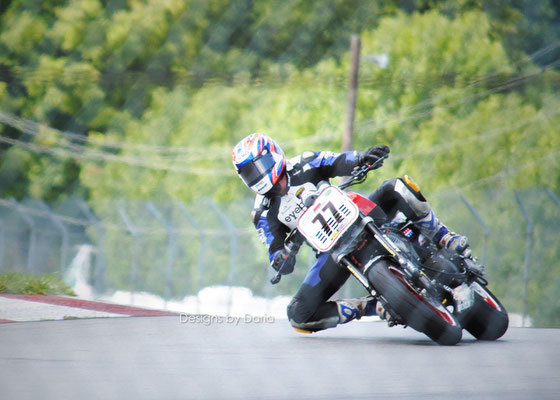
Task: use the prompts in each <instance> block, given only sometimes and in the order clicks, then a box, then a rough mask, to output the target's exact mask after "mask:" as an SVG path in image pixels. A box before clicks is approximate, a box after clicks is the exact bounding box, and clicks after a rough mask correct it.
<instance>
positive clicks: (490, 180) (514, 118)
mask: <svg viewBox="0 0 560 400" xmlns="http://www.w3.org/2000/svg"><path fill="white" fill-rule="evenodd" d="M352 37H355V38H356V39H359V43H360V46H359V48H358V50H359V56H360V57H359V61H358V62H357V63H351V46H350V43H351V38H352ZM355 54H356V53H355ZM352 71H354V72H357V86H356V90H357V91H356V101H355V110H354V113H355V114H354V117H353V121H354V126H353V130H352V147H353V148H354V149H357V150H364V149H367V148H368V147H370V146H372V145H374V144H381V143H384V144H388V145H389V146H391V150H392V152H391V157H390V159H389V160H388V161H387V162H386V163H385V165H384V167H383V168H382V169H380V170H377V171H375V172H374V173H372V174H370V177H369V179H368V181H367V182H366V183H364V184H362V185H361V186H359V187H356V190H357V191H360V192H362V193H369V192H371V191H373V190H375V188H376V187H377V186H378V185H379V184H380V183H381V182H383V181H384V180H385V179H388V178H392V177H394V176H399V175H403V174H405V173H406V174H408V175H410V176H412V177H413V178H414V179H415V180H416V181H417V182H418V183H419V184H420V186H421V187H422V190H423V192H424V194H425V195H426V197H427V198H428V200H429V201H430V202H431V203H432V204H433V206H434V208H435V210H436V212H437V213H438V215H439V216H440V217H441V218H442V219H443V220H444V222H446V223H447V225H448V226H449V227H450V228H451V229H453V230H455V231H457V232H460V233H462V234H466V235H468V236H469V238H470V241H471V243H472V247H473V249H474V253H475V254H476V255H477V256H478V257H479V258H480V259H481V260H482V261H483V262H484V263H485V265H486V270H487V274H488V277H489V280H490V282H491V286H490V287H491V289H492V290H493V291H494V292H495V293H496V294H497V296H498V297H499V298H500V299H502V300H503V302H504V304H505V306H506V308H508V310H509V311H510V312H513V313H517V314H520V315H523V316H525V317H526V319H525V320H524V322H526V323H527V324H532V325H533V326H540V327H553V326H554V327H559V326H560V300H559V299H558V293H559V292H560V262H559V257H560V247H559V245H558V243H559V242H560V201H559V200H558V197H559V196H560V132H559V128H558V127H559V126H560V90H559V89H560V3H558V2H557V1H554V0H542V1H538V2H534V1H530V0H511V1H501V2H496V1H493V0H461V1H456V0H453V1H438V0H403V1H392V0H391V1H389V0H386V1H385V0H382V1H375V2H374V1H369V0H322V1H319V0H305V1H304V0H286V1H274V0H253V1H235V0H190V1H185V0H144V1H141V0H138V1H134V0H129V1H126V0H106V1H101V0H64V1H55V0H51V1H38V0H37V1H34V0H14V1H2V2H0V272H2V271H20V272H27V273H33V274H44V273H51V274H57V275H60V276H62V277H64V278H65V279H66V280H67V281H68V282H69V283H71V284H72V285H74V286H75V287H77V286H76V285H78V284H82V285H83V287H84V288H86V289H87V291H88V292H87V295H88V296H91V297H101V296H107V295H110V294H112V293H115V292H117V291H120V292H123V293H127V295H126V296H125V301H130V302H132V303H134V296H135V293H151V294H153V295H157V296H159V297H160V298H161V299H163V301H164V305H163V306H167V305H168V304H169V303H170V302H172V301H180V300H182V299H195V301H196V304H197V305H196V307H197V311H200V308H199V303H198V302H199V300H200V298H201V293H208V292H204V291H205V290H207V289H208V288H210V287H222V288H229V292H228V293H229V299H228V300H227V302H226V303H227V304H226V305H225V307H227V311H226V312H228V313H229V312H230V311H231V307H232V296H233V295H232V293H234V289H235V290H237V292H236V293H239V291H241V292H242V293H244V295H253V296H257V297H259V298H261V297H262V298H265V299H270V300H273V299H275V298H278V296H290V295H291V294H293V293H294V292H295V291H296V290H297V288H298V287H299V284H300V283H301V281H302V279H303V277H304V276H305V274H306V270H307V267H308V265H309V264H310V263H311V262H313V255H312V254H311V253H310V252H309V251H308V250H307V249H302V251H301V252H300V255H299V258H298V268H297V269H296V272H295V273H294V274H292V275H290V276H286V277H284V279H283V280H282V282H281V283H280V284H279V285H276V286H274V287H273V286H271V285H270V284H269V283H268V281H269V278H270V277H271V270H270V268H269V267H268V260H267V256H266V250H265V248H264V246H263V245H262V244H261V243H260V241H259V240H258V238H257V235H256V233H255V232H254V228H253V227H252V224H251V222H250V211H251V209H252V202H253V198H254V197H253V195H252V193H251V192H250V191H249V190H248V189H247V188H246V187H245V186H244V185H243V183H242V182H241V181H240V180H239V179H238V178H237V176H236V175H235V172H234V169H233V167H232V164H231V149H232V147H233V146H234V145H235V144H236V143H237V142H238V141H239V140H240V139H241V138H242V137H244V136H246V135H247V134H249V133H252V132H265V133H267V134H269V135H270V136H272V137H273V138H275V139H276V140H277V141H278V142H279V143H280V145H281V146H282V147H283V148H284V151H285V152H286V153H287V156H288V157H290V156H295V155H297V154H299V153H300V152H302V151H305V150H330V151H341V149H342V141H343V139H342V138H343V132H344V131H345V121H346V120H347V116H348V115H350V114H349V106H348V103H349V102H348V98H349V82H351V79H350V77H351V76H352ZM86 289H84V290H86ZM344 290H345V294H346V295H362V294H363V292H362V291H360V288H359V287H357V286H356V285H354V284H350V285H348V288H347V289H344ZM354 292H355V293H354ZM80 293H85V292H83V291H82V292H80Z"/></svg>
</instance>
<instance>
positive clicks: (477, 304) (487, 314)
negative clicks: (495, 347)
mask: <svg viewBox="0 0 560 400" xmlns="http://www.w3.org/2000/svg"><path fill="white" fill-rule="evenodd" d="M471 288H473V289H474V298H475V301H474V305H473V307H472V308H470V309H468V310H467V311H465V312H464V313H461V314H459V315H457V319H458V320H459V322H460V323H461V325H462V326H463V328H465V329H466V330H467V331H468V332H469V333H470V334H471V335H473V336H474V337H475V338H477V339H478V340H496V339H499V338H500V337H502V336H503V335H504V333H506V331H507V328H508V324H509V317H508V313H507V311H506V309H505V308H504V306H503V305H502V304H501V303H500V301H499V300H498V299H497V298H496V296H494V294H493V293H492V292H491V291H490V290H488V288H486V287H484V286H481V285H479V284H478V283H477V282H474V283H473V284H472V285H471Z"/></svg>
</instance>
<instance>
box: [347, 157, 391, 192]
mask: <svg viewBox="0 0 560 400" xmlns="http://www.w3.org/2000/svg"><path fill="white" fill-rule="evenodd" d="M387 157H389V155H384V156H382V157H380V158H379V159H378V160H376V161H375V162H374V163H373V164H371V165H362V166H361V167H355V168H354V170H352V173H351V175H350V179H348V180H347V181H346V182H344V183H342V184H341V185H339V186H338V188H339V189H341V190H344V189H346V188H347V187H349V186H352V185H357V184H359V183H362V182H364V181H365V180H366V177H367V173H368V172H369V171H371V170H374V169H376V168H377V167H378V165H379V164H380V163H382V162H383V160H385V159H386V158H387Z"/></svg>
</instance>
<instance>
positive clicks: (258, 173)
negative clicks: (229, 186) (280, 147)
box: [239, 153, 275, 187]
mask: <svg viewBox="0 0 560 400" xmlns="http://www.w3.org/2000/svg"><path fill="white" fill-rule="evenodd" d="M274 164H275V161H274V157H273V156H272V153H267V154H263V155H262V156H260V157H258V158H256V159H254V160H252V161H251V162H248V163H247V164H245V165H243V166H242V167H241V168H239V176H240V177H241V179H243V181H244V182H245V183H246V184H247V186H249V187H251V186H253V185H255V184H256V183H257V182H259V181H260V180H261V179H262V178H264V177H265V176H266V174H267V173H268V172H269V171H270V170H271V169H272V168H273V167H274Z"/></svg>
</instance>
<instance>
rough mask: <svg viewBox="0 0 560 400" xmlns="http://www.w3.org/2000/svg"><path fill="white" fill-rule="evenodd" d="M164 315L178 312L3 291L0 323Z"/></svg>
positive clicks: (0, 302)
mask: <svg viewBox="0 0 560 400" xmlns="http://www.w3.org/2000/svg"><path fill="white" fill-rule="evenodd" d="M164 315H179V314H178V313H174V312H170V311H159V310H150V309H145V308H138V307H132V306H123V305H119V304H111V303H103V302H99V301H91V300H81V299H76V298H72V297H63V296H43V295H27V294H5V293H2V294H0V323H10V322H24V321H45V320H49V321H50V320H62V319H74V318H109V317H148V316H164Z"/></svg>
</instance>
